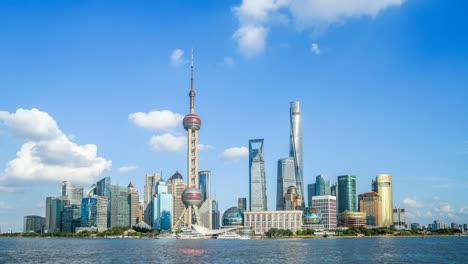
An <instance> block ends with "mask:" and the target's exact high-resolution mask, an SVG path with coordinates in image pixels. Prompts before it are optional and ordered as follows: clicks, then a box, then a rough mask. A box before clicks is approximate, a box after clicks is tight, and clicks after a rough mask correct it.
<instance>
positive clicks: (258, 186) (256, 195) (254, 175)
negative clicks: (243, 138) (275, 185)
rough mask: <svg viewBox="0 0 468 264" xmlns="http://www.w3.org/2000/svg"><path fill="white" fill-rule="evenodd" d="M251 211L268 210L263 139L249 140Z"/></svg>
mask: <svg viewBox="0 0 468 264" xmlns="http://www.w3.org/2000/svg"><path fill="white" fill-rule="evenodd" d="M249 209H250V211H266V210H267V196H266V177H265V158H264V156H263V139H251V140H249Z"/></svg>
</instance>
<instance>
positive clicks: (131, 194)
mask: <svg viewBox="0 0 468 264" xmlns="http://www.w3.org/2000/svg"><path fill="white" fill-rule="evenodd" d="M127 188H128V200H129V203H130V226H134V225H136V224H137V223H138V222H139V221H138V220H139V219H138V214H139V210H140V195H139V194H138V191H137V190H136V189H135V187H133V184H132V182H130V183H129V184H128V187H127Z"/></svg>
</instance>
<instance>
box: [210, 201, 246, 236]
mask: <svg viewBox="0 0 468 264" xmlns="http://www.w3.org/2000/svg"><path fill="white" fill-rule="evenodd" d="M244 199H245V198H244ZM212 208H213V215H212V217H211V220H212V221H213V224H212V227H213V228H212V229H214V230H217V229H219V228H221V225H220V215H219V208H218V200H213V201H212Z"/></svg>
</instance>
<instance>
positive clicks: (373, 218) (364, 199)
mask: <svg viewBox="0 0 468 264" xmlns="http://www.w3.org/2000/svg"><path fill="white" fill-rule="evenodd" d="M358 201H359V212H364V213H366V215H367V225H369V226H381V225H382V223H381V221H380V214H381V211H380V210H381V206H382V205H381V200H380V196H379V194H378V193H376V192H367V193H362V194H359V195H358Z"/></svg>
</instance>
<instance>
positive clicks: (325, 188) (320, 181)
mask: <svg viewBox="0 0 468 264" xmlns="http://www.w3.org/2000/svg"><path fill="white" fill-rule="evenodd" d="M315 195H317V196H321V195H330V181H326V180H325V179H324V178H323V176H322V175H318V176H317V177H315Z"/></svg>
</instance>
